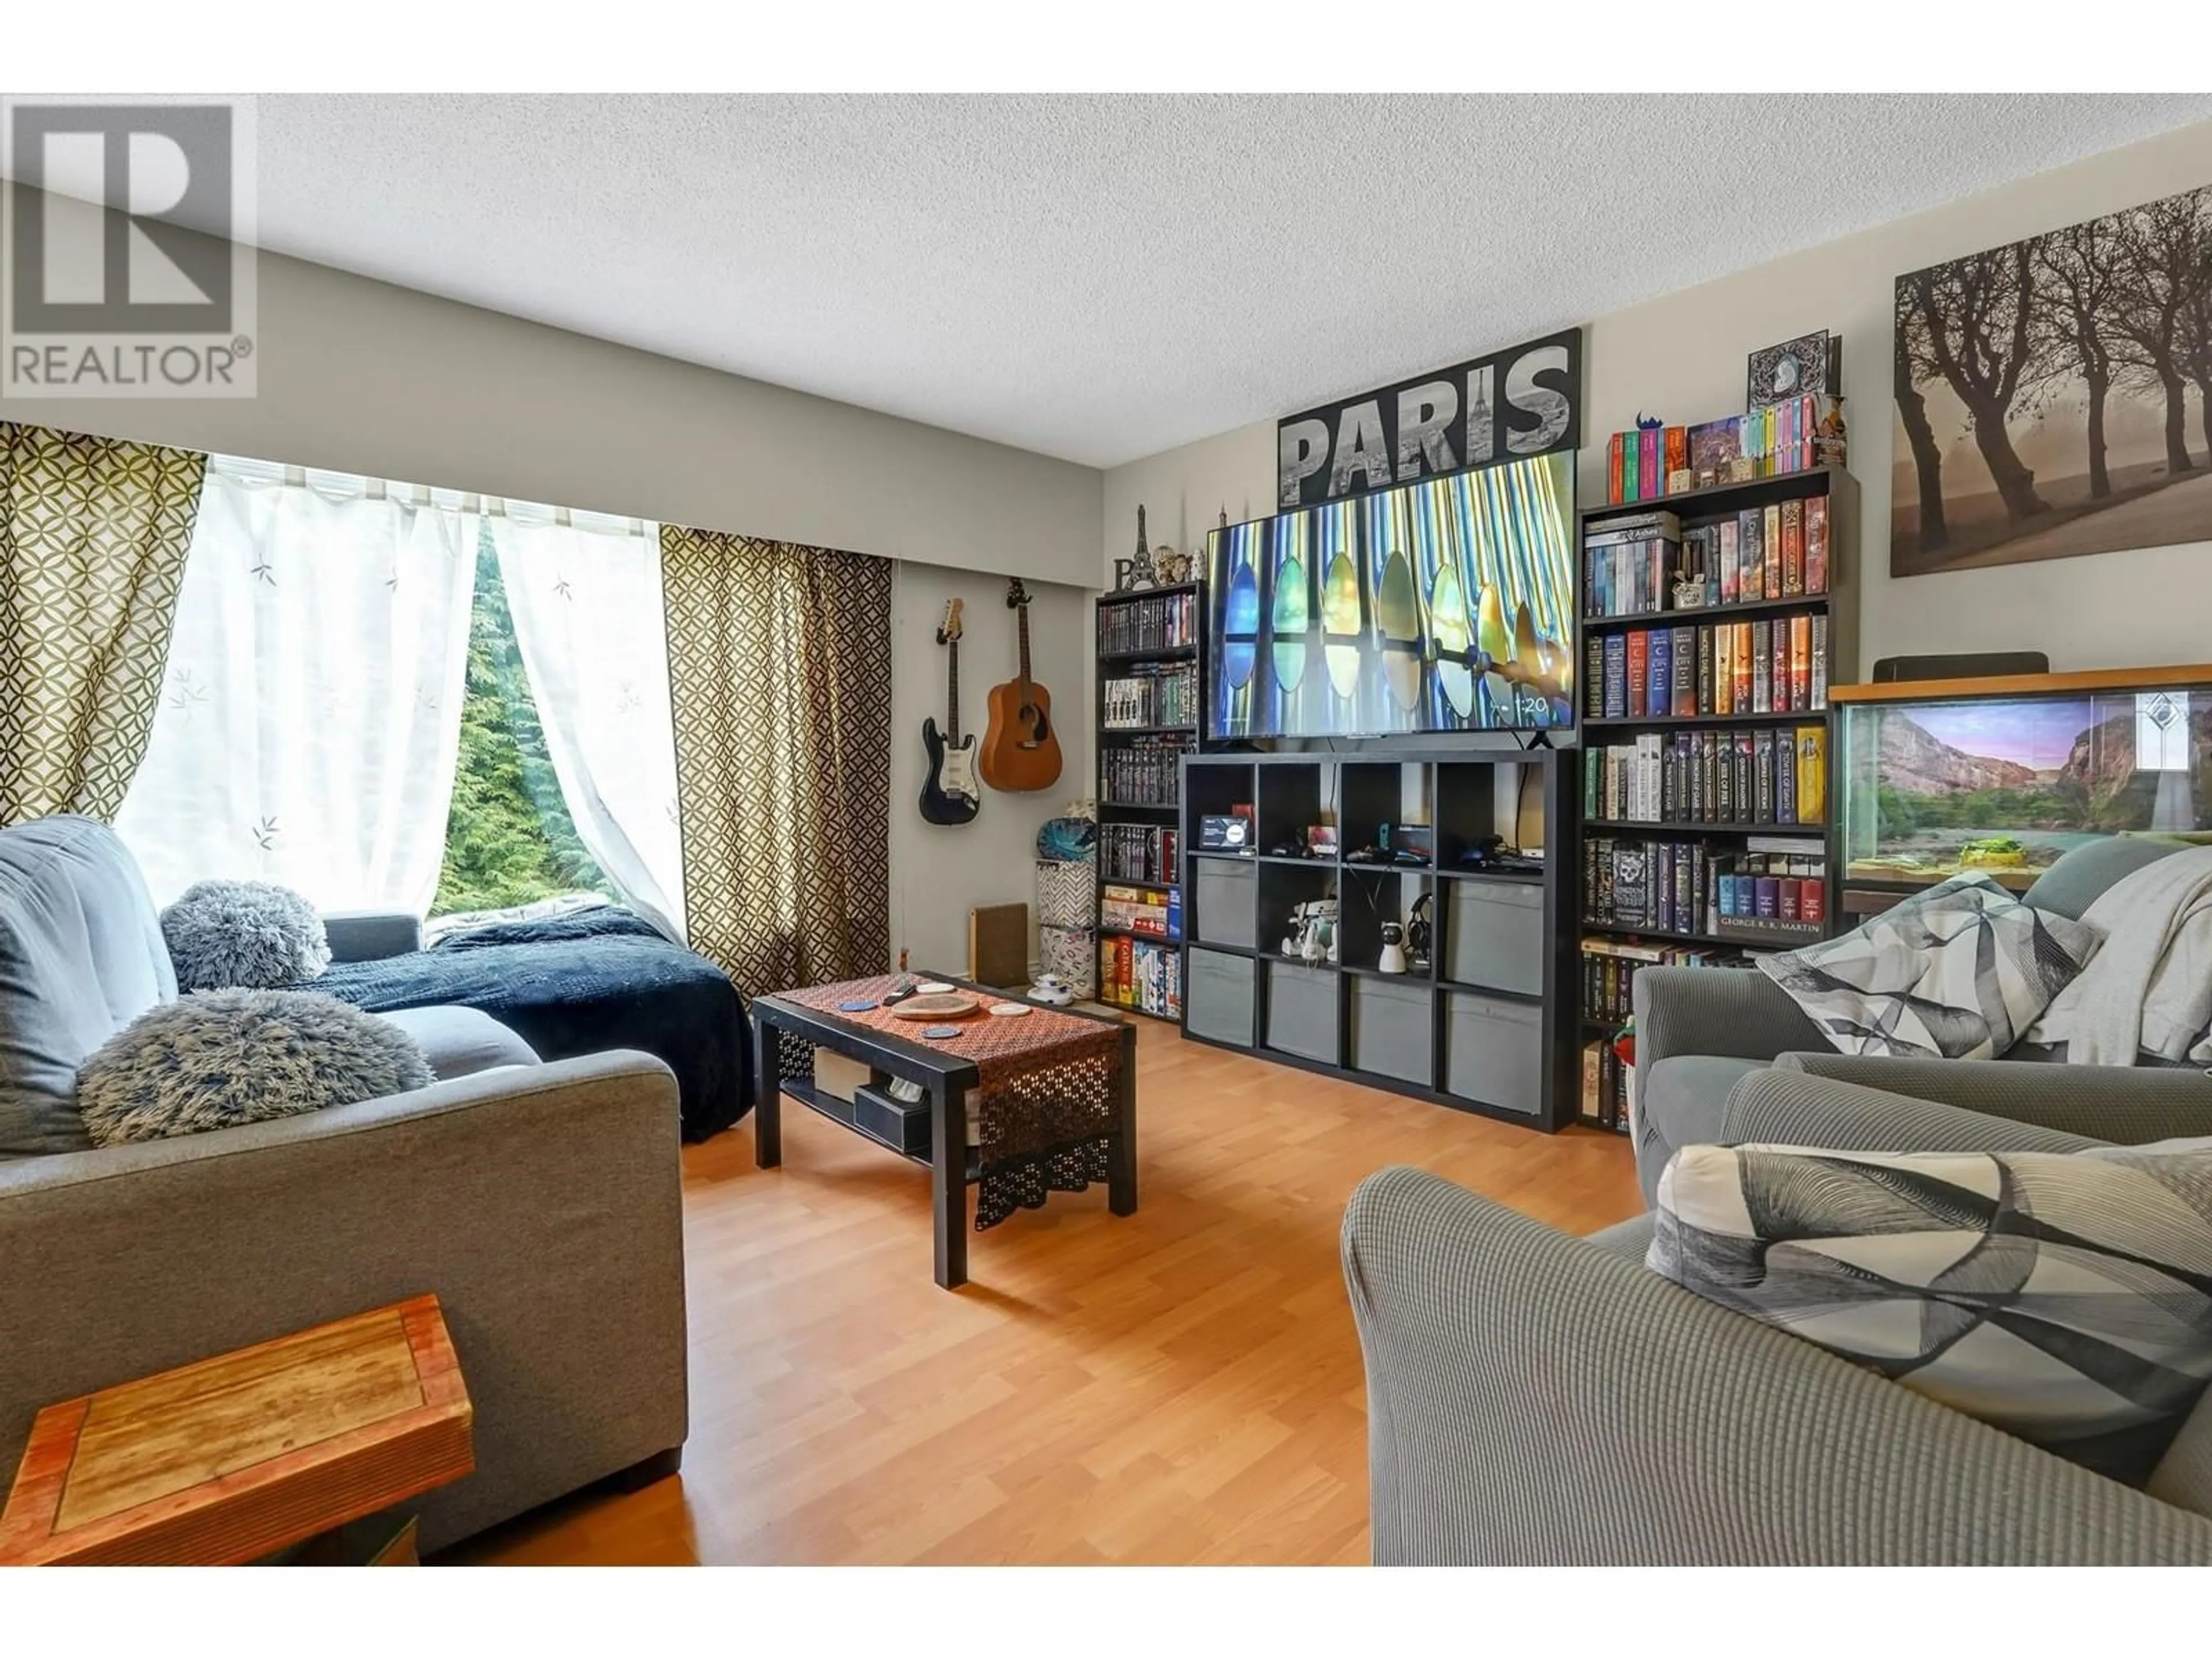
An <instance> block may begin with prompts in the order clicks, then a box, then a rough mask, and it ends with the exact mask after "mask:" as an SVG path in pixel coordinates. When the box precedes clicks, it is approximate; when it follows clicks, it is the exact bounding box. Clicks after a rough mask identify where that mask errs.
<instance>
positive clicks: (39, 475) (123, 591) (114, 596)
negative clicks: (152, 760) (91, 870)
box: [0, 421, 207, 823]
mask: <svg viewBox="0 0 2212 1659" xmlns="http://www.w3.org/2000/svg"><path fill="white" fill-rule="evenodd" d="M206 468H207V457H206V456H204V455H200V454H195V453H191V452H190V451H187V450H182V449H162V448H159V447H155V446H154V445H151V444H134V443H125V442H124V441H121V440H119V439H115V438H94V437H90V436H88V435H85V434H83V433H80V432H56V431H53V430H52V429H50V428H46V427H37V426H21V425H18V424H16V423H15V422H9V421H0V823H20V822H21V821H22V820H23V819H26V818H36V817H45V816H46V815H47V814H48V813H50V812H83V813H88V814H89V815H90V816H92V817H97V818H112V817H114V816H115V812H116V809H117V808H118V807H119V806H121V805H123V796H124V792H125V790H127V789H129V788H130V787H131V775H132V774H133V773H135V772H136V771H137V769H138V763H139V761H140V760H141V759H142V758H143V757H144V755H145V753H146V734H147V732H149V729H151V727H152V726H153V723H154V706H155V701H156V699H157V698H158V697H159V696H160V695H161V674H162V670H163V667H164V665H166V663H167V659H168V654H169V628H170V623H171V622H172V620H173V618H174V617H175V615H176V610H177V588H178V585H179V583H180V582H181V581H182V580H183V579H184V574H185V552H186V550H188V549H189V548H190V547H191V540H192V521H193V520H194V518H195V517H196V516H197V513H198V510H199V499H200V479H201V477H202V476H203V475H204V472H205V471H206Z"/></svg>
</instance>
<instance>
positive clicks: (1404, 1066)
mask: <svg viewBox="0 0 2212 1659" xmlns="http://www.w3.org/2000/svg"><path fill="white" fill-rule="evenodd" d="M1532 770H1533V772H1534V779H1531V778H1530V776H1529V772H1530V771H1532ZM1182 772H1183V778H1182V798H1183V811H1182V829H1183V836H1184V842H1183V852H1182V866H1183V868H1182V873H1183V880H1184V886H1183V899H1184V902H1183V921H1184V929H1183V931H1184V934H1185V939H1184V945H1183V951H1182V955H1183V963H1184V966H1183V976H1182V984H1183V992H1184V1009H1183V1020H1182V1028H1183V1030H1182V1034H1183V1036H1184V1038H1185V1040H1186V1041H1190V1042H1205V1043H1208V1044H1211V1045H1212V1046H1213V1047H1216V1048H1231V1049H1235V1050H1237V1051H1239V1052H1243V1053H1248V1054H1255V1055H1257V1056H1258V1057H1260V1058H1261V1059H1265V1060H1272V1061H1274V1062H1276V1063H1278V1064H1281V1065H1285V1066H1293V1067H1296V1068H1297V1069H1300V1070H1303V1071H1307V1072H1312V1073H1318V1074H1321V1075H1324V1076H1330V1077H1340V1078H1345V1079H1349V1080H1351V1081H1353V1082H1358V1083H1361V1084H1364V1085H1369V1086H1370V1087H1373V1088H1378V1089H1384V1090H1389V1091H1392V1092H1394V1093H1397V1094H1402V1095H1407V1096H1410V1097H1413V1098H1415V1099H1419V1100H1425V1101H1428V1102H1431V1103H1434V1104H1437V1105H1440V1106H1449V1107H1451V1108H1454V1109H1457V1110H1460V1111H1464V1112H1470V1113H1474V1114H1475V1115H1480V1116H1484V1117H1491V1118H1496V1119H1498V1120H1500V1121H1505V1122H1511V1123H1519V1124H1522V1125H1525V1126H1527V1127H1533V1128H1537V1129H1542V1130H1545V1131H1547V1132H1548V1131H1553V1130H1557V1129H1560V1128H1563V1127H1566V1126H1567V1125H1568V1124H1570V1123H1571V1122H1573V1121H1574V1119H1575V1115H1576V1109H1577V1091H1576V1088H1575V1079H1574V1076H1573V1073H1572V1068H1573V1064H1574V1059H1575V1055H1576V1054H1577V1046H1576V1043H1575V1042H1574V1041H1573V1038H1574V1035H1575V1033H1574V1029H1573V1021H1574V1018H1575V1015H1576V1007H1577V1005H1576V1002H1575V1000H1574V996H1573V994H1572V987H1573V977H1572V976H1573V974H1574V970H1575V968H1576V963H1577V958H1576V951H1575V940H1576V937H1577V936H1576V933H1575V925H1576V921H1577V910H1576V905H1575V899H1576V897H1577V894H1578V892H1579V889H1578V888H1577V886H1576V885H1575V884H1574V873H1573V870H1572V867H1571V864H1570V863H1569V855H1568V854H1567V852H1566V850H1565V849H1566V848H1567V847H1568V846H1569V845H1570V844H1571V839H1572V818H1573V813H1574V808H1575V800H1574V796H1573V788H1574V778H1575V775H1576V767H1575V763H1574V751H1573V750H1554V749H1548V748H1546V749H1528V750H1521V749H1515V748H1509V747H1504V746H1498V747H1476V746H1472V745H1468V746H1455V747H1440V746H1433V745H1432V746H1424V747H1419V748H1414V747H1406V748H1398V747H1389V748H1384V747H1379V746H1376V747H1369V746H1363V747H1347V748H1343V749H1332V750H1326V751H1310V750H1309V751H1297V752H1282V753H1271V754H1254V753H1242V752H1240V753H1222V752H1212V753H1204V754H1194V755H1192V756H1190V757H1188V758H1186V759H1185V760H1184V762H1183V763H1182ZM1524 782H1536V783H1540V784H1541V791H1539V790H1536V789H1530V790H1528V791H1526V792H1524V791H1523V789H1522V787H1521V786H1522V784H1523V783H1524ZM1524 793H1526V795H1527V796H1528V800H1527V801H1526V802H1524V800H1523V795H1524ZM1540 796H1541V799H1539V797H1540ZM1524 805H1531V806H1534V808H1535V810H1537V811H1541V814H1542V818H1543V826H1544V827H1543V849H1544V857H1543V859H1542V860H1541V864H1542V867H1541V870H1537V871H1534V872H1509V871H1498V870H1486V869H1482V868H1480V867H1475V866H1469V865H1468V863H1467V862H1466V855H1467V854H1468V853H1469V852H1470V851H1472V850H1473V849H1474V848H1479V847H1480V846H1481V845H1482V843H1483V841H1484V838H1485V837H1486V836H1490V835H1493V834H1496V835H1501V836H1504V838H1505V840H1506V841H1507V842H1509V843H1510V842H1515V841H1516V839H1517V838H1518V836H1519V833H1520V826H1519V823H1517V820H1518V819H1519V818H1520V817H1521V814H1522V808H1523V806H1524ZM1239 808H1242V809H1243V811H1245V812H1247V813H1249V815H1250V824H1251V832H1252V833H1251V845H1252V847H1253V848H1254V849H1255V850H1253V851H1251V852H1249V853H1233V852H1219V851H1212V852H1209V851H1206V850H1202V849H1201V848H1200V847H1199V845H1198V842H1199V840H1200V821H1201V820H1202V819H1204V818H1206V817H1219V816H1233V815H1236V814H1237V809H1239ZM1316 825H1329V826H1331V827H1333V828H1334V829H1335V831H1336V844H1335V846H1334V848H1331V849H1330V850H1328V851H1326V852H1324V853H1322V854H1320V855H1318V856H1311V857H1306V856H1299V855H1297V854H1291V853H1288V852H1269V851H1264V850H1259V849H1265V848H1285V847H1288V846H1291V845H1297V846H1304V845H1307V844H1308V837H1307V831H1308V830H1309V829H1310V828H1312V827H1313V826H1316ZM1386 825H1388V826H1390V827H1391V829H1392V830H1393V831H1395V832H1401V831H1402V829H1404V828H1405V827H1406V826H1416V825H1418V826H1425V828H1426V829H1427V830H1428V835H1427V837H1426V843H1425V851H1423V852H1422V853H1421V854H1420V855H1419V857H1418V858H1415V859H1413V860H1411V861H1408V862H1403V863H1400V862H1389V863H1374V862H1367V861H1364V860H1358V859H1356V858H1355V857H1354V856H1353V855H1354V854H1358V853H1359V852H1361V851H1362V850H1363V849H1364V848H1369V847H1370V846H1379V845H1381V844H1382V842H1381V840H1380V839H1379V838H1380V837H1381V836H1383V831H1384V826H1386ZM1530 833H1531V836H1532V838H1533V835H1534V832H1533V830H1531V832H1530ZM1395 838H1396V841H1397V844H1398V845H1399V846H1400V847H1404V846H1406V845H1407V837H1406V836H1404V835H1403V834H1402V833H1398V834H1397V835H1396V837H1395ZM1414 844H1415V845H1416V846H1419V845H1420V843H1419V841H1418V840H1416V841H1415V842H1414ZM1423 895H1426V896H1428V898H1429V901H1430V902H1429V905H1428V906H1427V910H1428V914H1429V916H1430V920H1431V940H1430V948H1429V951H1428V955H1427V957H1426V959H1425V961H1422V960H1419V959H1415V958H1413V956H1412V952H1411V951H1410V948H1408V952H1407V954H1408V958H1409V959H1408V963H1407V972H1404V973H1396V972H1385V971H1384V970H1383V966H1382V962H1383V949H1384V944H1383V925H1384V923H1386V922H1393V923H1402V921H1403V919H1404V918H1405V917H1406V916H1407V915H1408V913H1409V912H1411V911H1412V910H1413V908H1415V907H1416V904H1417V901H1418V900H1419V897H1420V896H1423ZM1329 898H1334V900H1335V901H1336V905H1337V924H1336V927H1337V951H1336V959H1335V960H1334V961H1333V962H1332V961H1328V960H1326V959H1323V960H1321V961H1317V962H1315V961H1308V960H1305V959H1304V958H1303V957H1301V956H1298V955H1295V954H1290V953H1286V952H1285V950H1284V948H1283V947H1284V945H1285V943H1286V942H1290V941H1291V940H1292V939H1295V937H1296V936H1297V929H1296V916H1297V907H1298V906H1300V905H1302V904H1305V903H1309V902H1312V901H1315V900H1325V899H1329Z"/></svg>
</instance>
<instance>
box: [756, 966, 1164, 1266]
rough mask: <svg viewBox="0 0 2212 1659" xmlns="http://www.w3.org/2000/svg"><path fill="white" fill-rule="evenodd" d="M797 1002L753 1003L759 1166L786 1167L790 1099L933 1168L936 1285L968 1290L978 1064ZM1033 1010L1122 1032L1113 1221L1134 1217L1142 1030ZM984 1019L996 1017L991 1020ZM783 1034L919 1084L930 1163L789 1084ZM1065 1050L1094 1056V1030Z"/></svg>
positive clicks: (881, 1074)
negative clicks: (972, 1116)
mask: <svg viewBox="0 0 2212 1659" xmlns="http://www.w3.org/2000/svg"><path fill="white" fill-rule="evenodd" d="M915 978H916V979H917V980H925V981H928V980H934V981H944V982H945V983H946V984H949V985H955V986H957V987H960V988H961V989H962V990H963V991H967V992H969V993H971V994H974V995H975V997H976V998H978V999H979V1000H981V1001H982V1002H983V1003H984V1004H985V1005H986V1006H988V1005H989V1004H991V1003H994V1002H1024V1001H1029V999H1027V998H1024V997H1022V996H1019V995H1014V994H1008V993H1006V992H1003V991H993V990H988V989H986V988H985V987H981V986H978V985H972V984H969V982H968V981H965V980H960V979H955V978H953V977H952V976H951V975H949V974H933V973H928V972H924V971H917V972H916V973H915ZM798 994H799V993H793V992H784V993H780V994H777V995H775V996H763V997H755V998H754V999H753V1000H752V1004H751V1012H752V1018H753V1037H754V1042H753V1065H754V1067H755V1074H754V1082H755V1088H754V1092H753V1099H754V1105H753V1157H754V1161H755V1162H756V1163H757V1164H759V1165H760V1167H761V1168H762V1169H763V1170H770V1169H774V1168H775V1167H776V1166H777V1165H778V1164H781V1163H782V1162H783V1114H782V1100H783V1097H785V1096H789V1097H791V1098H792V1099H793V1100H795V1101H797V1102H799V1103H800V1104H801V1105H803V1106H806V1107H809V1108H811V1109H812V1110H814V1111H817V1112H818V1113H820V1114H821V1115H823V1116H824V1117H826V1118H829V1120H830V1121H833V1122H836V1123H840V1124H842V1125H843V1126H844V1127H846V1128H848V1129H851V1130H852V1131H853V1132H854V1133H856V1134H859V1135H861V1136H862V1137H863V1138H864V1139H869V1140H872V1141H874V1142H875V1143H876V1144H877V1145H878V1146H885V1147H887V1148H889V1150H890V1151H892V1152H897V1153H899V1154H900V1156H902V1157H903V1158H908V1159H910V1160H911V1161H912V1162H914V1163H916V1164H924V1165H927V1168H928V1170H929V1174H930V1199H931V1205H932V1207H933V1212H934V1216H935V1227H934V1229H933V1231H934V1233H935V1243H936V1257H937V1282H938V1283H939V1285H943V1286H944V1287H945V1289H946V1290H948V1291H949V1290H955V1289H957V1288H958V1287H959V1286H960V1285H964V1284H966V1283H967V1282H968V1232H969V1213H968V1188H969V1186H970V1185H971V1184H972V1183H974V1182H977V1181H979V1180H981V1176H982V1170H981V1166H980V1163H979V1160H978V1159H977V1158H976V1157H975V1155H974V1154H973V1152H972V1151H971V1149H970V1148H969V1145H968V1114H969V1100H970V1097H971V1096H973V1094H974V1093H975V1090H976V1089H977V1087H978V1085H979V1084H980V1083H981V1079H982V1071H981V1066H979V1065H978V1063H977V1061H976V1060H975V1059H974V1058H971V1057H969V1056H967V1055H963V1054H961V1053H959V1052H958V1050H957V1047H956V1048H947V1047H945V1045H943V1044H940V1043H938V1042H933V1041H931V1040H929V1039H927V1038H924V1037H923V1036H921V1035H920V1034H919V1030H917V1032H916V1034H915V1036H902V1035H900V1034H898V1033H897V1032H895V1031H890V1030H880V1029H878V1028H877V1027H874V1026H872V1025H867V1024H860V1022H858V1021H856V1020H853V1019H848V1018H841V1017H840V1016H839V1015H838V1014H837V1013H836V1012H831V1011H827V1010H823V1009H820V1008H814V1007H809V1006H806V1005H805V1004H804V1003H801V1002H798V1001H794V1000H793V997H794V996H795V995H798ZM1030 1006H1031V1007H1033V1008H1039V1009H1046V1011H1047V1012H1050V1013H1053V1014H1056V1015H1060V1016H1064V1017H1066V1018H1070V1019H1073V1020H1079V1021H1081V1022H1083V1023H1084V1024H1085V1025H1086V1026H1088V1027H1091V1028H1103V1029H1107V1030H1113V1031H1115V1033H1116V1036H1115V1041H1116V1042H1118V1044H1119V1054H1120V1068H1119V1072H1118V1075H1117V1076H1116V1078H1115V1082H1114V1085H1113V1100H1112V1120H1113V1121H1112V1129H1111V1133H1110V1136H1109V1141H1108V1163H1107V1170H1108V1174H1107V1194H1108V1207H1109V1209H1111V1210H1112V1212H1114V1213H1115V1215H1133V1214H1135V1213H1136V1209H1137V1033H1136V1030H1135V1029H1134V1028H1133V1026H1131V1025H1129V1024H1127V1023H1126V1022H1124V1021H1121V1020H1116V1019H1111V1018H1103V1017H1102V1016H1099V1015H1097V1014H1086V1013H1079V1012H1077V1011H1076V1010H1074V1009H1073V1008H1049V1009H1047V1006H1046V1005H1045V1004H1042V1003H1038V1002H1030ZM981 1018H992V1017H991V1016H989V1015H984V1016H982V1017H981ZM1055 1029H1061V1030H1064V1029H1065V1028H1057V1027H1056V1028H1055ZM783 1033H788V1034H789V1035H790V1036H791V1037H792V1038H793V1040H794V1041H796V1042H807V1043H811V1044H814V1045H815V1046H816V1047H817V1048H827V1049H829V1051H830V1052H832V1053H834V1054H843V1055H845V1056H846V1057H848V1059H851V1060H857V1061H859V1062H860V1064H862V1065H864V1066H867V1067H868V1068H869V1071H870V1073H871V1075H872V1078H873V1079H875V1081H876V1083H877V1084H878V1085H884V1084H886V1083H887V1082H888V1080H889V1079H893V1078H899V1079H905V1080H906V1081H908V1082H910V1083H915V1084H919V1085H921V1089H922V1091H923V1092H924V1094H925V1096H926V1097H927V1101H928V1103H929V1115H930V1137H929V1152H928V1155H927V1157H925V1156H923V1155H921V1153H920V1152H910V1151H908V1150H907V1149H906V1148H905V1147H903V1146H892V1145H891V1144H890V1142H889V1141H888V1140H885V1139H882V1138H881V1137H879V1136H878V1135H875V1134H872V1133H869V1132H868V1131H867V1129H866V1127H863V1126H862V1125H860V1124H859V1123H856V1122H855V1121H854V1109H853V1106H852V1103H850V1102H848V1101H844V1100H840V1099H839V1098H838V1097H836V1096H835V1095H832V1094H829V1093H826V1092H824V1091H822V1090H819V1089H817V1088H815V1087H814V1086H813V1085H811V1084H809V1083H801V1082H794V1081H793V1080H791V1079H786V1078H785V1077H784V1076H783V1075H782V1069H781V1055H780V1054H779V1052H778V1038H779V1036H780V1035H781V1034H783ZM1064 1046H1066V1047H1067V1048H1070V1049H1071V1050H1073V1048H1076V1047H1077V1046H1080V1047H1082V1048H1085V1049H1086V1050H1087V1049H1090V1048H1094V1047H1096V1046H1097V1037H1096V1035H1095V1030H1093V1031H1090V1032H1085V1034H1084V1036H1083V1038H1082V1040H1081V1042H1080V1044H1078V1043H1077V1042H1073V1041H1071V1042H1068V1043H1066V1045H1064ZM1036 1052H1037V1053H1040V1054H1043V1053H1048V1050H1045V1049H1039V1050H1037V1051H1036Z"/></svg>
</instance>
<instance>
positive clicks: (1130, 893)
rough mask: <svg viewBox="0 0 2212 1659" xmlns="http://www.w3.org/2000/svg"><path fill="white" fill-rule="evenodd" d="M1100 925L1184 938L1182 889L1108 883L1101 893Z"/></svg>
mask: <svg viewBox="0 0 2212 1659" xmlns="http://www.w3.org/2000/svg"><path fill="white" fill-rule="evenodd" d="M1098 925H1099V926H1100V927H1109V928H1118V929H1120V930H1121V932H1123V933H1146V934H1150V935H1151V936H1152V938H1154V939H1181V938H1182V891H1181V890H1180V889H1177V888H1173V887H1169V888H1161V889H1153V888H1148V887H1133V886H1127V885H1122V884H1114V885H1110V886H1108V887H1106V888H1105V889H1103V890H1102V891H1101V892H1100V894H1099V896H1098Z"/></svg>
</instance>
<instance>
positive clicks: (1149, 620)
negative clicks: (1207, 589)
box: [1098, 593, 1199, 657]
mask: <svg viewBox="0 0 2212 1659" xmlns="http://www.w3.org/2000/svg"><path fill="white" fill-rule="evenodd" d="M1198 629H1199V622H1198V595H1197V594H1196V593H1157V594H1151V595H1143V594H1139V595H1132V596H1127V597H1124V596H1121V595H1118V594H1109V595H1108V596H1106V597H1105V598H1104V599H1101V600H1100V601H1099V602H1098V653H1099V655H1101V656H1104V657H1133V656H1140V655H1142V654H1143V653H1146V652H1147V651H1178V650H1182V649H1183V648H1185V647H1190V646H1194V645H1196V644H1197V643H1198Z"/></svg>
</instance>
